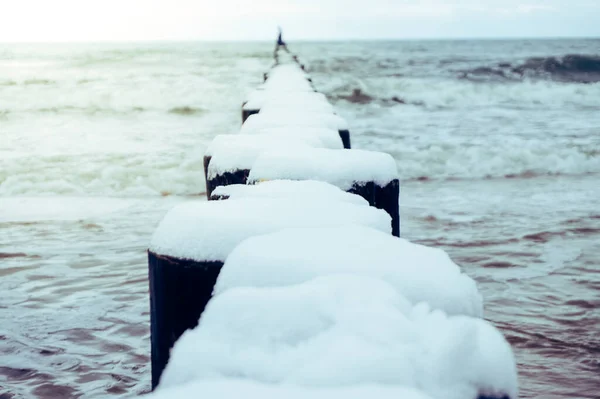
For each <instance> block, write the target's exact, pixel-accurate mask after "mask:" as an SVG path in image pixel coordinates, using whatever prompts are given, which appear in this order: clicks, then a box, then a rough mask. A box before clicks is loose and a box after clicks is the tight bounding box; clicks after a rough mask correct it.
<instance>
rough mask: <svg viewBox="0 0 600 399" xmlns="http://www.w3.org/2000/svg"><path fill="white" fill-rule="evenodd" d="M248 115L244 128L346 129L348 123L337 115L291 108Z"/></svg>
mask: <svg viewBox="0 0 600 399" xmlns="http://www.w3.org/2000/svg"><path fill="white" fill-rule="evenodd" d="M262 111H263V110H261V112H259V113H258V114H254V115H250V116H249V117H248V119H246V121H245V122H244V124H243V125H242V128H245V129H261V128H262V129H264V128H270V127H290V126H296V127H306V126H313V127H326V128H329V129H334V130H348V123H347V122H346V120H344V119H343V118H342V117H340V116H339V115H335V114H331V113H321V112H311V113H308V112H306V113H297V112H294V111H293V110H292V109H288V110H287V111H281V112H280V111H277V112H272V113H271V112H269V113H267V111H265V113H262Z"/></svg>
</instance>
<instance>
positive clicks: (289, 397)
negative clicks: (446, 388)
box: [146, 378, 432, 399]
mask: <svg viewBox="0 0 600 399" xmlns="http://www.w3.org/2000/svg"><path fill="white" fill-rule="evenodd" d="M369 396H372V397H375V398H377V399H400V398H401V399H432V398H431V397H430V396H427V395H425V394H423V393H421V392H419V391H417V390H414V389H408V388H402V387H389V386H379V385H371V386H356V387H341V388H330V387H327V388H314V387H311V388H309V387H302V386H297V385H291V384H288V385H273V384H263V383H258V382H254V381H249V380H242V379H234V378H228V379H218V380H202V381H195V382H192V383H190V384H186V385H181V386H176V387H170V388H167V389H158V390H157V391H155V392H154V393H152V394H150V395H148V396H146V398H148V399H198V398H200V397H206V398H223V399H230V398H231V399H234V398H247V399H282V398H284V399H307V398H310V399H364V398H365V397H369Z"/></svg>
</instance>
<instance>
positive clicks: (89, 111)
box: [0, 105, 206, 117]
mask: <svg viewBox="0 0 600 399" xmlns="http://www.w3.org/2000/svg"><path fill="white" fill-rule="evenodd" d="M141 112H155V113H167V114H172V115H179V116H193V115H196V116H197V115H202V114H205V113H206V110H205V109H203V108H198V107H190V106H183V107H173V108H170V109H168V110H164V109H156V108H145V107H140V106H133V107H127V108H121V109H118V108H102V107H93V106H89V107H77V106H70V105H67V106H56V107H42V108H25V109H16V110H14V109H0V117H2V116H4V117H7V116H8V115H9V114H20V113H29V114H83V115H88V116H93V115H106V116H111V115H113V116H117V115H130V114H137V113H141Z"/></svg>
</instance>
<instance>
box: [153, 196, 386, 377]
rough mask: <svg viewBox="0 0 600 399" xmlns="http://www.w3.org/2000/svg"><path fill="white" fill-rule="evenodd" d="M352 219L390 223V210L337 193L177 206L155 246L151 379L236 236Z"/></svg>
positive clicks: (207, 292)
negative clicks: (302, 198)
mask: <svg viewBox="0 0 600 399" xmlns="http://www.w3.org/2000/svg"><path fill="white" fill-rule="evenodd" d="M348 224H358V225H363V226H368V227H372V228H375V229H378V230H380V231H383V232H387V233H389V231H390V227H389V226H390V217H389V215H387V214H386V213H385V212H383V211H381V210H378V209H374V208H372V207H369V206H366V205H365V204H356V203H351V202H340V201H336V200H334V199H325V200H323V201H316V200H312V201H311V200H307V201H302V202H300V201H294V200H293V199H290V198H287V199H269V198H260V199H240V200H236V201H209V202H205V201H191V202H188V203H185V204H182V205H179V206H177V207H175V208H173V209H172V210H171V211H170V212H169V213H168V214H167V215H166V216H165V218H164V219H163V220H162V221H161V223H160V225H159V226H158V228H157V229H156V231H155V233H154V236H153V237H152V242H151V245H150V248H149V251H148V267H149V280H150V322H151V348H152V387H153V388H154V387H156V386H157V385H158V383H159V380H160V376H161V374H162V371H163V370H164V368H165V366H166V365H167V362H168V360H169V356H170V350H171V348H172V347H173V345H174V344H175V341H177V339H178V338H179V337H180V336H181V335H182V334H183V333H184V332H185V331H186V330H187V329H190V328H194V327H196V326H197V324H198V320H199V318H200V316H201V314H202V312H203V311H204V308H205V307H206V304H207V303H208V301H209V300H210V298H211V296H212V292H213V286H214V284H215V281H216V279H217V277H218V275H219V273H220V270H221V267H222V266H223V262H224V261H225V259H226V258H227V256H228V254H229V253H230V252H231V251H232V250H233V249H234V248H235V247H236V246H237V244H239V243H240V242H241V241H242V240H244V239H246V238H248V237H251V236H254V235H258V234H265V233H270V232H273V231H278V230H281V229H283V228H287V227H321V226H324V227H327V226H344V225H348Z"/></svg>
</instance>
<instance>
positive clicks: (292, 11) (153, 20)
mask: <svg viewBox="0 0 600 399" xmlns="http://www.w3.org/2000/svg"><path fill="white" fill-rule="evenodd" d="M277 25H281V26H282V27H283V30H284V39H286V40H288V41H290V42H292V41H294V40H315V39H321V40H327V39H335V40H337V39H385V38H390V39H403V38H408V39H410V38H456V37H460V38H465V37H466V38H469V37H474V38H494V37H572V36H575V37H581V36H585V37H600V0H527V1H517V0H479V1H477V0H346V1H342V0H281V1H274V0H101V1H97V0H94V1H91V0H0V42H15V41H17V42H22V41H34V42H43V41H52V42H55V41H135V40H274V37H275V35H276V29H277Z"/></svg>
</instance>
